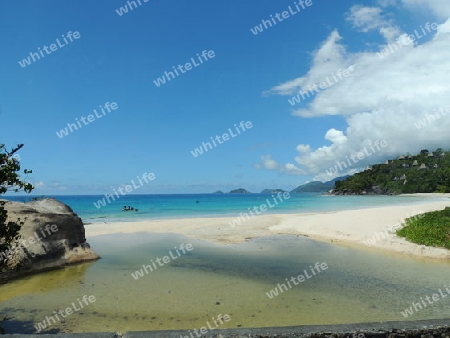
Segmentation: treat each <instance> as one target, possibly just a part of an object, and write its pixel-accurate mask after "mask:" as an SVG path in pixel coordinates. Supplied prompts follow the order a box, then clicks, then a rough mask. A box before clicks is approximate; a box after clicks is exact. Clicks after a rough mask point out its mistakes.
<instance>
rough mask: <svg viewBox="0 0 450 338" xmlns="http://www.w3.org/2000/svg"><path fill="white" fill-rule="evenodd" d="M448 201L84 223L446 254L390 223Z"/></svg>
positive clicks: (89, 228)
mask: <svg viewBox="0 0 450 338" xmlns="http://www.w3.org/2000/svg"><path fill="white" fill-rule="evenodd" d="M446 206H450V202H439V201H438V202H436V201H434V202H430V203H424V204H420V205H417V204H414V205H410V206H388V207H378V208H368V209H359V210H345V211H338V212H328V213H314V214H267V215H261V216H257V217H254V218H251V219H249V220H247V221H245V222H243V223H241V224H240V225H237V226H235V227H234V228H233V227H232V226H231V225H230V222H231V221H232V220H234V219H235V218H233V217H223V218H189V219H167V220H150V221H140V222H123V223H122V222H121V223H101V224H100V223H95V224H88V225H86V226H85V227H86V236H87V238H89V237H93V236H100V235H105V234H120V233H139V232H149V233H176V234H182V235H185V236H187V237H190V238H194V239H200V240H206V241H210V242H215V243H220V244H233V243H239V242H243V241H245V240H248V239H251V238H255V237H261V236H270V235H274V234H292V235H303V236H308V237H310V238H312V239H315V240H319V241H324V242H330V243H335V244H341V245H350V246H358V247H361V248H367V249H372V250H381V251H384V252H390V253H398V254H405V255H412V256H420V257H427V258H439V259H450V250H446V249H440V248H429V247H425V246H423V245H417V244H413V243H410V242H407V241H406V240H405V239H403V238H400V237H397V236H396V235H395V234H394V233H393V231H392V230H390V229H391V228H392V227H395V226H397V227H398V226H399V225H400V222H402V220H404V219H405V218H408V217H410V216H412V215H414V214H417V213H422V212H428V211H434V210H442V209H444V208H445V207H446Z"/></svg>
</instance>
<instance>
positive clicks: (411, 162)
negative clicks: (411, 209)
mask: <svg viewBox="0 0 450 338" xmlns="http://www.w3.org/2000/svg"><path fill="white" fill-rule="evenodd" d="M334 193H335V194H338V195H342V194H343V195H345V194H378V195H383V194H385V195H396V194H408V193H450V153H446V152H445V151H444V150H443V149H442V148H438V149H436V150H435V151H428V150H427V149H423V150H422V151H421V152H420V154H417V155H410V154H406V155H401V156H399V157H398V158H397V159H393V160H387V161H386V162H385V163H384V164H375V165H372V166H370V167H368V168H366V170H364V171H362V172H359V173H356V174H354V175H353V176H351V177H348V178H347V179H345V180H342V181H341V180H338V181H336V183H335V186H334Z"/></svg>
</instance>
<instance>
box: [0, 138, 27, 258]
mask: <svg viewBox="0 0 450 338" xmlns="http://www.w3.org/2000/svg"><path fill="white" fill-rule="evenodd" d="M22 147H23V144H19V145H18V146H17V147H15V148H13V149H12V150H11V151H8V150H7V149H6V147H5V145H4V144H0V195H2V194H4V193H6V192H7V191H14V192H19V191H25V192H27V193H30V192H31V191H32V190H33V188H34V187H33V185H31V184H30V183H26V182H24V181H23V180H22V179H21V178H20V175H19V173H20V164H19V159H18V157H17V156H15V155H16V154H17V152H18V151H19V150H20V149H21V148H22ZM23 172H24V174H30V173H31V170H26V169H25V170H24V171H23ZM4 205H5V201H1V200H0V252H4V251H7V250H8V249H9V247H10V245H11V243H12V242H13V241H15V240H16V239H17V238H18V236H19V230H20V227H21V225H22V224H23V223H22V222H21V220H20V219H18V220H17V221H16V222H12V221H9V222H7V217H8V213H7V211H6V210H5V208H4ZM5 261H6V258H5V257H4V256H2V255H0V267H1V266H2V265H4V264H5Z"/></svg>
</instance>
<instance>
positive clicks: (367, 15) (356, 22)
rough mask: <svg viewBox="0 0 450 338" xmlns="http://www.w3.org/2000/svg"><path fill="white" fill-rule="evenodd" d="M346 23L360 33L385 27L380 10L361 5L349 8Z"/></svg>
mask: <svg viewBox="0 0 450 338" xmlns="http://www.w3.org/2000/svg"><path fill="white" fill-rule="evenodd" d="M347 21H350V22H351V23H352V24H353V27H355V28H357V29H358V30H359V31H361V32H368V31H370V30H373V29H376V28H379V27H382V26H384V25H386V20H385V19H384V17H383V15H382V10H381V8H379V7H367V6H362V5H355V6H353V7H352V8H350V12H349V13H347Z"/></svg>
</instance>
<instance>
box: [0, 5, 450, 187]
mask: <svg viewBox="0 0 450 338" xmlns="http://www.w3.org/2000/svg"><path fill="white" fill-rule="evenodd" d="M141 3H142V5H141V6H138V7H137V8H135V9H133V10H132V11H129V12H128V13H125V14H123V15H122V16H120V15H118V14H117V12H116V10H117V9H119V8H120V7H122V6H125V5H126V4H127V2H126V1H123V0H110V1H108V2H104V1H99V0H94V1H89V2H86V3H83V4H82V3H81V2H80V1H75V0H67V1H56V0H55V1H53V0H43V1H39V2H36V1H20V0H16V1H9V2H2V3H0V15H1V18H0V28H1V29H0V40H1V42H2V50H3V52H2V53H1V54H0V67H1V68H0V74H1V75H2V76H1V78H2V81H0V105H1V107H2V109H1V113H0V124H1V126H2V128H1V134H0V142H1V143H5V144H6V145H7V146H9V147H12V146H14V145H15V144H18V143H24V144H25V147H24V148H23V150H22V151H21V152H20V157H21V163H22V164H23V168H30V169H32V170H33V174H31V175H30V176H29V177H28V179H29V180H31V181H32V182H33V183H34V184H35V185H36V190H35V192H34V193H35V194H104V193H110V192H111V189H112V188H117V187H120V186H122V185H124V184H128V183H129V182H130V181H131V180H132V179H135V178H136V176H138V175H142V174H143V173H150V172H152V173H154V174H155V176H156V179H155V180H154V181H152V182H151V183H149V184H146V185H145V186H144V187H143V188H142V189H141V190H140V191H139V192H140V193H201V192H213V191H215V190H218V189H222V190H224V191H228V190H230V189H233V188H238V187H244V188H247V189H248V190H250V191H253V192H259V191H260V190H262V189H263V188H285V189H293V188H295V187H296V186H298V185H300V184H302V183H304V182H307V181H310V180H312V179H320V180H327V179H331V178H333V177H327V176H326V175H325V174H324V172H325V170H326V169H327V168H329V167H330V166H332V165H333V164H334V163H336V161H339V160H342V159H343V158H345V156H347V155H350V154H352V153H355V152H356V151H358V149H359V148H362V147H363V146H364V145H365V144H366V142H367V141H368V140H373V141H375V140H377V139H378V140H382V139H386V140H388V141H389V145H390V146H389V147H387V148H386V149H383V150H382V151H379V152H378V153H377V154H374V155H373V156H372V157H371V158H366V159H365V160H363V161H360V162H359V163H357V164H355V166H354V167H352V168H349V171H348V172H351V171H352V170H357V169H358V168H360V167H363V166H365V165H367V164H368V163H370V162H377V161H381V160H384V159H386V158H390V157H392V156H397V155H398V154H400V153H402V152H404V151H411V152H414V151H416V150H420V149H422V148H423V147H430V148H433V147H434V146H442V147H445V143H447V144H448V135H447V134H448V127H449V126H450V123H448V120H450V117H448V118H447V120H446V121H447V122H445V123H446V124H448V125H447V127H446V124H444V123H434V124H431V123H430V126H428V127H427V128H423V130H414V127H413V125H412V122H414V121H417V120H419V119H420V118H421V117H422V116H423V114H424V112H425V111H427V110H431V109H432V108H436V107H441V106H444V105H445V104H446V102H447V101H445V100H448V97H449V95H448V94H449V81H448V78H447V79H445V78H444V77H443V75H442V74H443V73H445V72H446V71H448V69H449V62H450V61H449V60H450V58H449V55H448V54H449V53H450V52H449V51H450V48H447V47H448V44H449V41H450V39H449V33H448V32H449V31H450V29H449V26H450V24H449V22H448V21H447V20H448V17H449V15H450V8H449V5H448V4H447V3H446V2H445V1H444V0H443V1H440V0H436V1H425V0H424V1H417V0H398V1H395V0H379V1H331V0H321V1H319V0H312V5H311V6H309V7H305V9H303V10H302V11H300V12H299V13H297V14H295V15H291V16H290V17H289V18H287V19H284V20H283V21H282V22H278V23H277V24H276V25H274V26H273V27H269V28H268V29H265V30H264V31H263V32H262V33H259V34H257V35H254V34H253V33H252V32H251V31H250V29H251V28H254V27H255V26H257V25H259V24H261V20H263V19H265V20H267V19H269V17H270V15H275V14H276V13H281V12H283V11H285V10H287V9H288V6H291V7H292V8H293V6H294V1H287V0H281V1H276V2H275V1H273V0H258V1H256V0H255V1H254V0H248V1H243V2H238V1H234V2H231V3H224V2H218V1H204V0H199V1H195V2H192V1H178V2H176V3H175V2H172V1H158V0H150V1H148V2H144V0H141ZM418 3H419V4H420V6H417V4H418ZM427 22H430V23H431V22H436V24H438V25H439V28H438V29H437V30H433V31H432V32H430V33H429V34H428V35H427V36H424V37H422V38H421V39H419V40H418V41H417V42H416V43H415V44H411V45H408V46H405V47H404V48H402V49H401V50H400V51H397V52H395V53H394V55H390V56H388V57H386V58H385V60H381V58H380V57H378V56H377V52H379V51H380V50H382V49H383V48H384V47H385V46H386V45H388V44H389V43H394V42H395V38H397V37H398V36H400V35H401V34H403V33H407V34H410V33H411V32H413V31H414V30H415V29H419V28H420V26H421V25H422V26H424V25H425V23H427ZM69 31H71V32H72V33H73V32H76V31H77V32H79V34H80V37H79V38H78V39H73V41H72V42H69V43H68V44H67V45H65V46H63V47H60V48H58V49H57V50H55V51H53V52H51V53H50V54H49V55H45V57H43V58H41V59H40V60H36V62H31V64H30V65H28V66H25V67H22V66H20V65H19V62H18V61H22V60H23V59H24V58H27V57H28V56H29V55H30V53H31V52H33V53H34V52H37V51H38V47H39V48H41V49H42V48H43V47H44V46H50V45H51V44H53V43H56V42H55V41H56V39H58V38H59V39H60V41H61V42H62V35H67V33H68V32H69ZM204 50H206V51H209V50H213V51H214V53H215V57H214V58H212V59H209V60H208V61H206V62H204V63H203V64H201V65H200V66H198V67H195V68H193V69H192V70H190V71H188V72H186V73H185V74H181V75H180V76H178V77H176V78H175V79H173V80H171V81H168V82H167V83H166V84H164V85H161V86H160V87H157V86H156V85H155V84H154V82H153V81H154V80H156V79H157V78H159V77H161V76H163V74H164V72H165V71H171V70H172V66H177V65H179V64H185V63H186V62H188V61H189V60H190V59H191V58H192V57H196V54H197V53H201V52H202V51H204ZM436 52H437V54H436ZM430 53H433V54H430ZM430 55H435V56H434V58H435V60H430ZM430 61H432V62H430ZM351 65H356V68H355V69H356V70H355V72H354V73H353V74H352V75H351V76H350V77H348V78H345V79H343V80H342V81H340V82H339V83H336V84H335V85H334V86H332V87H330V88H327V89H326V90H323V91H321V92H320V93H317V95H315V96H314V97H311V98H310V99H307V100H304V101H302V102H300V103H299V104H298V105H296V106H295V107H292V106H291V105H290V104H289V102H288V99H289V98H291V97H292V96H295V95H296V94H297V93H298V91H299V89H302V88H303V89H305V88H306V87H307V86H308V85H311V84H313V83H318V82H320V81H323V79H324V78H325V77H326V76H327V75H329V74H331V73H334V72H335V71H337V70H339V69H345V68H347V67H349V66H351ZM399 65H401V67H400V66H399ZM411 65H413V66H411ZM416 68H417V69H419V71H418V73H420V74H418V73H417V72H415V71H414V69H416ZM424 74H425V75H424ZM447 74H448V73H447ZM424 77H425V78H424ZM393 79H395V80H393ZM419 79H420V81H422V82H421V86H422V87H420V88H422V89H420V88H419V87H417V88H416V87H414V85H412V87H411V88H409V87H408V86H410V85H411V84H412V83H417V85H416V86H419ZM396 81H398V82H396ZM426 81H429V82H428V83H427V82H426ZM383 82H385V83H383ZM424 88H427V89H424ZM386 91H387V92H386ZM408 93H416V94H415V95H409V94H408ZM362 98H365V101H364V103H361V100H362ZM414 100H419V101H420V107H418V104H417V102H415V101H414ZM106 102H116V103H117V105H118V109H116V110H114V111H112V112H111V113H108V114H107V115H105V116H103V117H102V118H98V119H96V120H95V121H94V122H92V123H89V124H88V125H84V126H83V127H82V128H80V129H79V130H77V131H74V132H73V133H69V134H68V135H67V136H65V137H63V138H59V137H58V136H57V134H56V132H59V131H60V130H61V129H64V128H65V127H67V124H68V123H74V122H75V118H78V119H80V118H81V117H82V116H85V117H86V116H88V115H89V114H93V110H94V109H97V108H98V107H99V105H104V104H105V103H106ZM447 104H448V105H450V101H448V102H447ZM412 108H414V109H412ZM402 109H404V111H402ZM383 114H386V115H383ZM408 119H409V120H410V124H408V123H405V121H406V120H408ZM444 119H445V117H442V120H444ZM241 121H251V122H252V124H253V128H251V129H249V130H247V131H245V132H243V133H242V134H241V135H239V136H237V137H235V138H232V139H230V140H229V141H226V142H224V143H223V144H221V145H219V146H217V147H215V148H213V149H212V150H209V151H208V152H205V153H204V154H202V155H199V156H198V157H194V156H193V155H192V153H191V151H192V150H194V149H195V148H197V147H200V146H201V144H202V142H207V141H210V137H211V136H213V137H214V136H215V135H222V134H223V133H225V132H227V130H228V128H232V127H233V125H234V124H238V123H239V122H241ZM405 124H406V125H409V127H404V125H405ZM402 126H403V127H402ZM396 128H397V129H396ZM398 128H400V130H399V129H398ZM408 128H409V129H408ZM445 130H447V132H446V133H445V132H444V131H445ZM371 133H372V134H373V135H368V134H371ZM412 134H414V135H415V137H414V140H413V141H411V139H410V138H411V137H410V136H411V135H412ZM430 134H432V135H433V137H432V138H430V137H428V136H429V135H430ZM427 135H428V136H427ZM408 138H409V140H408ZM346 173H347V172H342V173H339V174H340V175H341V174H342V175H344V174H346Z"/></svg>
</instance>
